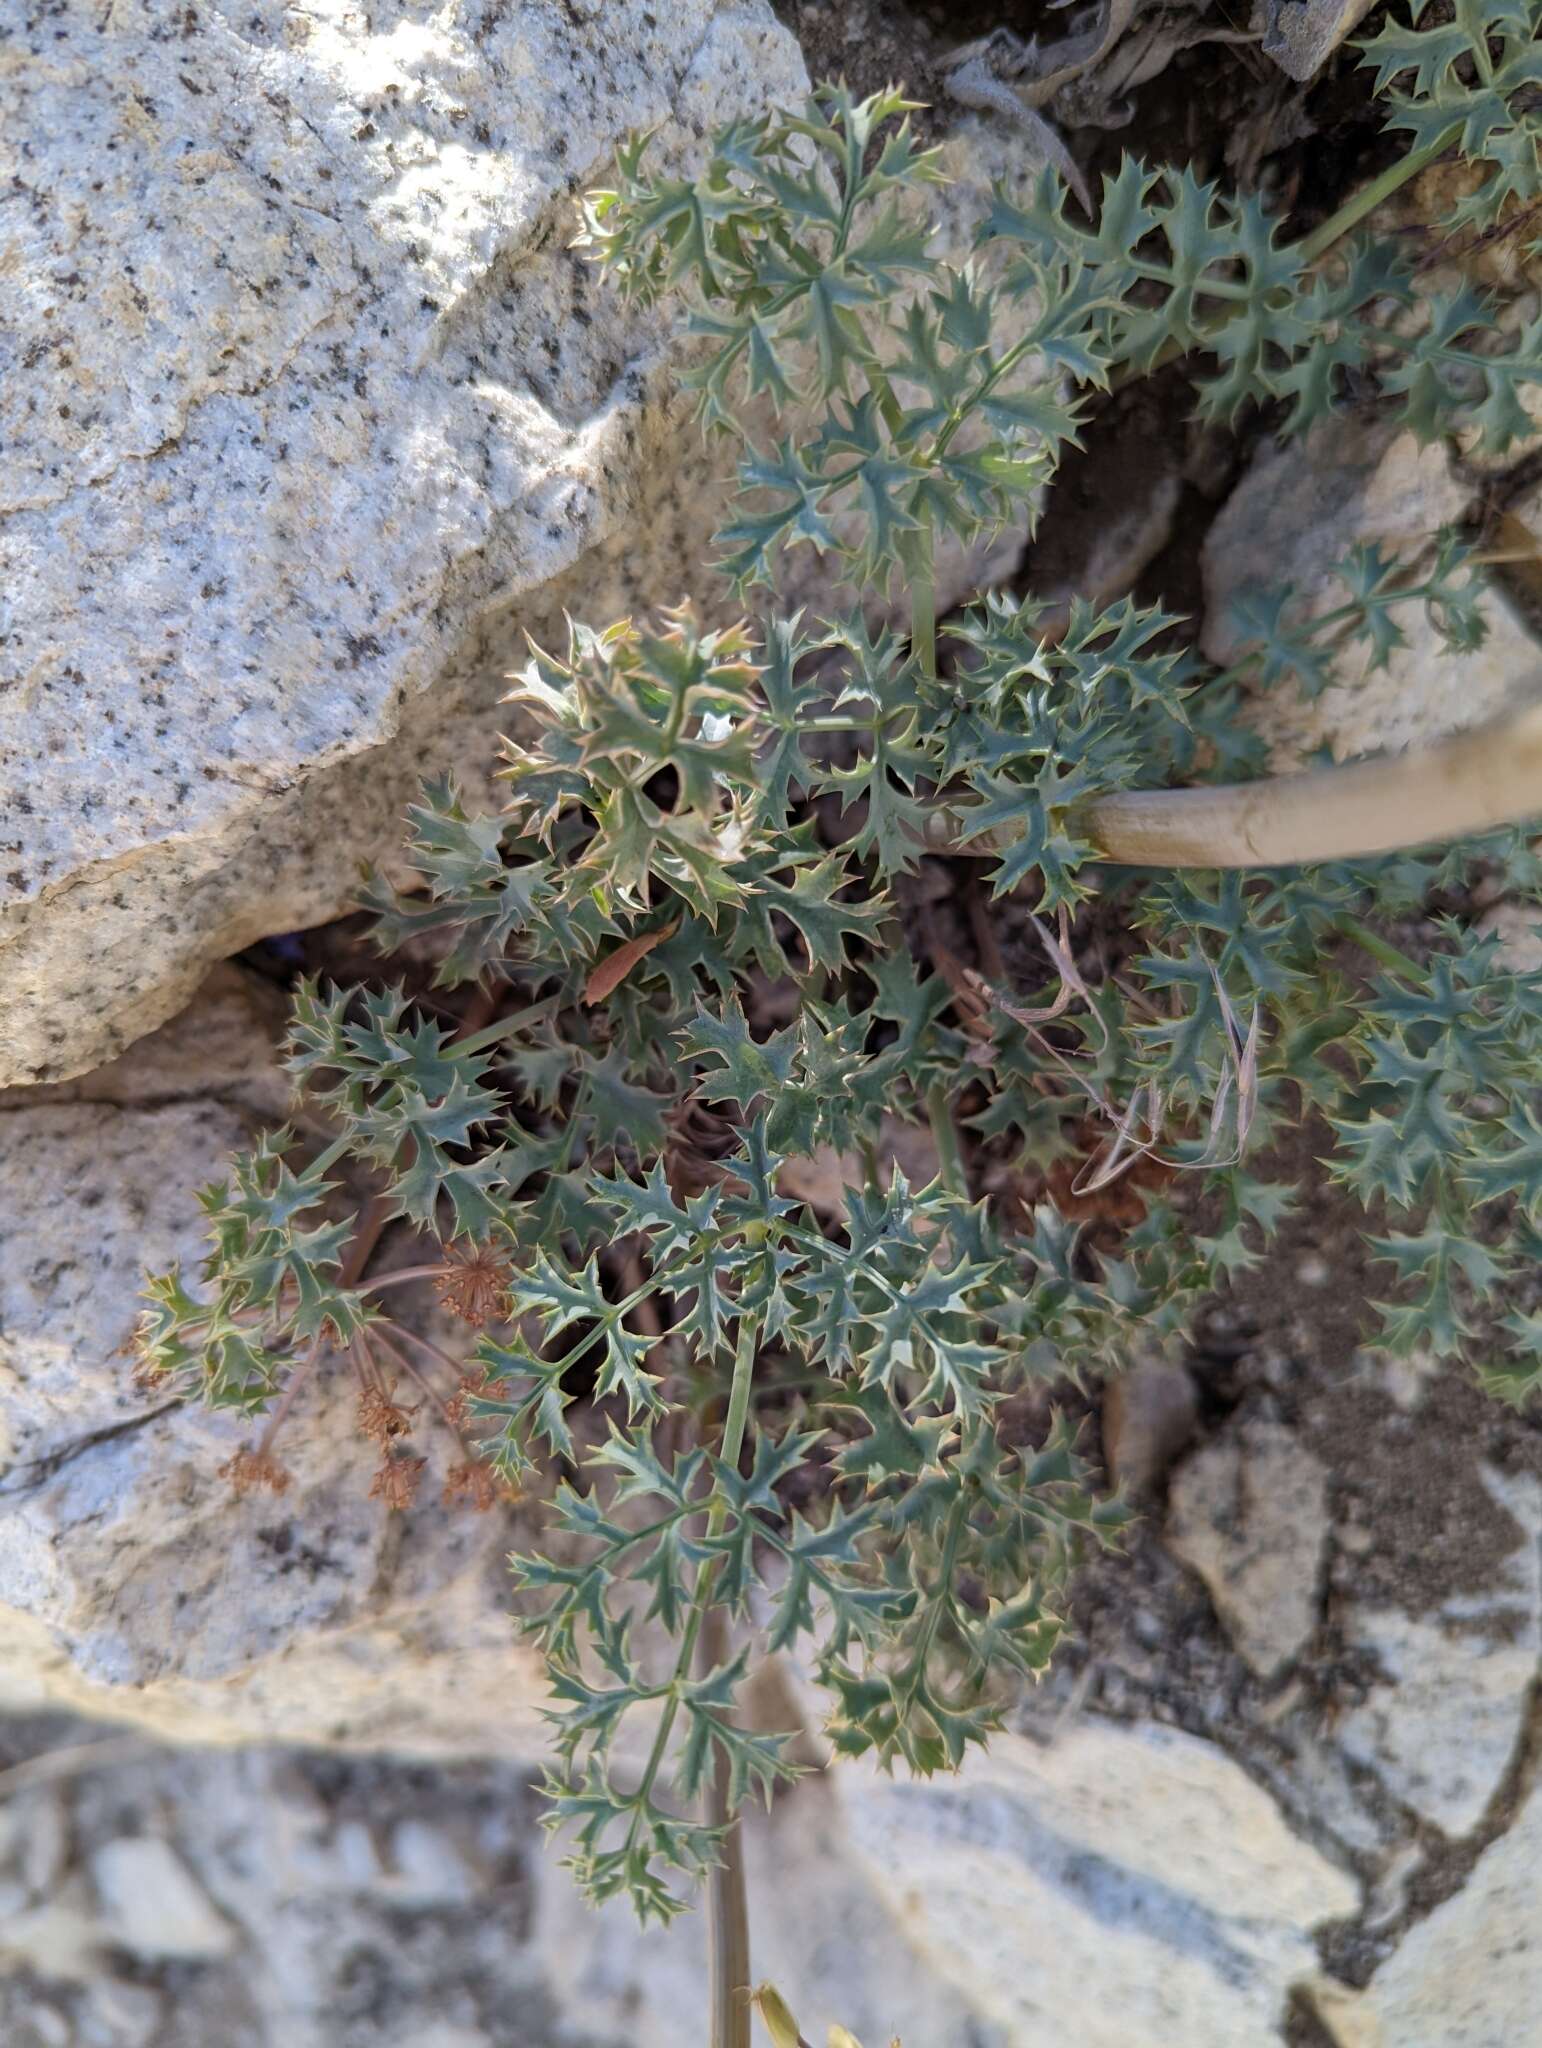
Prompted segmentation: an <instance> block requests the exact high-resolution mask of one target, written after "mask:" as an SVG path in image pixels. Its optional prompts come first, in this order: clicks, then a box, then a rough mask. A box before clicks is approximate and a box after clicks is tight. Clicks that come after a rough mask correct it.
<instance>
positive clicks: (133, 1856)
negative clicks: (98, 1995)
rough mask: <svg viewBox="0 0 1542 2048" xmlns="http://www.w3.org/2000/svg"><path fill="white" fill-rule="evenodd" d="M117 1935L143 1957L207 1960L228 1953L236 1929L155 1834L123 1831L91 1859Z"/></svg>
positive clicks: (106, 1914) (105, 1912)
mask: <svg viewBox="0 0 1542 2048" xmlns="http://www.w3.org/2000/svg"><path fill="white" fill-rule="evenodd" d="M91 1875H92V1878H93V1879H94V1881H95V1884H96V1889H97V1894H98V1896H99V1898H100V1899H101V1902H102V1912H103V1920H104V1923H105V1924H106V1925H107V1927H108V1928H109V1930H110V1932H111V1935H112V1938H113V1939H114V1940H116V1941H118V1942H121V1943H122V1945H123V1947H125V1948H127V1949H131V1950H132V1951H133V1952H134V1953H135V1954H136V1955H141V1956H167V1957H176V1958H179V1959H181V1960H184V1961H202V1960H207V1959H208V1958H210V1957H213V1956H223V1955H228V1954H229V1952H230V1951H231V1949H232V1948H234V1947H235V1945H236V1939H237V1937H236V1931H235V1929H234V1928H233V1927H232V1926H231V1924H230V1922H229V1921H228V1920H226V1919H225V1917H224V1916H223V1914H221V1913H220V1912H218V1911H217V1910H216V1908H215V1907H214V1905H213V1903H212V1902H211V1900H210V1899H209V1897H208V1895H207V1893H205V1892H204V1890H203V1888H202V1887H201V1886H200V1885H199V1883H198V1881H197V1879H196V1878H194V1876H193V1875H192V1873H191V1871H189V1869H188V1867H187V1865H186V1864H185V1863H184V1862H183V1861H182V1859H181V1858H180V1857H179V1856H178V1855H177V1853H176V1851H175V1850H174V1849H173V1848H172V1847H171V1845H170V1844H169V1843H167V1842H162V1841H158V1840H157V1839H156V1838H155V1837H154V1836H153V1835H121V1836H119V1837H118V1839H117V1840H116V1841H113V1842H105V1843H104V1844H103V1845H102V1846H101V1848H99V1849H98V1850H97V1851H96V1852H95V1854H94V1855H93V1856H92V1858H91Z"/></svg>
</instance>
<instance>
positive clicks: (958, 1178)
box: [926, 1081, 969, 1201]
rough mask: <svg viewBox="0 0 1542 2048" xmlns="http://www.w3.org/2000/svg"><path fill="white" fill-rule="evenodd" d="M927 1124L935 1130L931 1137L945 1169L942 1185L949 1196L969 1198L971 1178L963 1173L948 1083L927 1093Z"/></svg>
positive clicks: (941, 1083)
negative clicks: (949, 1101) (934, 1141)
mask: <svg viewBox="0 0 1542 2048" xmlns="http://www.w3.org/2000/svg"><path fill="white" fill-rule="evenodd" d="M926 1115H927V1121H928V1122H929V1123H930V1124H931V1127H932V1137H933V1138H934V1139H935V1140H936V1144H937V1158H938V1161H939V1163H940V1165H941V1167H942V1184H943V1186H944V1187H945V1188H946V1189H947V1190H948V1193H949V1194H950V1195H961V1196H962V1197H963V1198H964V1200H965V1201H967V1200H968V1199H969V1176H968V1174H967V1173H966V1172H965V1171H964V1155H963V1153H962V1152H961V1151H960V1150H959V1143H958V1126H957V1124H955V1123H954V1121H953V1111H952V1109H951V1108H950V1106H949V1103H948V1090H947V1085H946V1083H945V1082H942V1081H934V1082H933V1083H932V1085H931V1087H930V1088H928V1089H927V1091H926Z"/></svg>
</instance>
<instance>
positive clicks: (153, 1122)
mask: <svg viewBox="0 0 1542 2048" xmlns="http://www.w3.org/2000/svg"><path fill="white" fill-rule="evenodd" d="M272 1023H273V1013H272V1005H271V1003H270V1002H269V1001H268V1000H267V992H266V991H265V990H263V989H261V988H260V987H258V988H254V987H252V986H251V984H250V981H249V979H248V978H246V977H241V976H239V975H238V974H237V973H236V972H235V971H234V970H223V971H222V972H221V974H220V975H219V976H218V977H217V978H216V981H215V983H214V986H213V987H212V989H211V990H210V992H209V994H208V996H207V997H206V998H205V999H203V1000H201V1001H200V1002H199V1003H197V1004H195V1005H194V1007H193V1008H192V1009H191V1010H190V1011H189V1012H188V1013H187V1014H186V1016H185V1017H183V1018H180V1019H178V1020H177V1022H176V1023H175V1024H173V1025H170V1026H168V1027H166V1028H165V1029H164V1030H163V1031H162V1032H159V1033H156V1034H155V1035H154V1036H152V1037H151V1038H149V1039H146V1040H144V1041H143V1042H142V1043H141V1044H140V1045H138V1046H136V1047H135V1048H133V1050H132V1051H131V1052H130V1053H129V1054H127V1055H126V1056H125V1057H124V1058H123V1059H122V1060H120V1061H119V1062H118V1063H117V1064H116V1066H115V1067H113V1068H110V1069H108V1070H106V1071H105V1072H103V1073H102V1074H100V1075H93V1076H92V1077H91V1078H90V1079H89V1080H87V1081H82V1082H76V1083H69V1084H64V1085H62V1086H59V1087H56V1088H46V1089H41V1090H37V1091H25V1092H23V1091H15V1092H13V1093H12V1094H11V1095H10V1096H9V1097H7V1098H4V1099H0V1131H3V1143H0V1218H3V1219H4V1221H3V1242H4V1246H5V1251H4V1256H3V1258H0V1666H3V1667H4V1671H5V1677H4V1680H3V1682H0V1700H5V1699H9V1700H10V1701H11V1702H12V1703H13V1704H14V1703H17V1702H18V1700H26V1699H29V1698H30V1699H31V1700H32V1701H34V1702H38V1701H41V1700H44V1699H47V1700H51V1701H54V1702H60V1703H67V1704H70V1705H73V1706H77V1707H80V1708H83V1709H85V1710H87V1711H95V1712H97V1713H100V1714H106V1715H116V1716H120V1717H122V1718H124V1719H128V1720H132V1721H136V1722H138V1723H140V1724H141V1725H144V1726H147V1727H150V1728H153V1729H158V1730H161V1731H163V1732H166V1733H168V1734H174V1735H176V1736H177V1737H178V1738H179V1739H193V1740H204V1741H236V1740H241V1739H250V1738H252V1737H254V1736H265V1735H266V1736H288V1737H293V1738H296V1739H304V1740H316V1739H317V1738H320V1739H323V1740H334V1741H341V1742H362V1743H369V1744H372V1745H376V1746H385V1745H391V1744H394V1745H396V1746H399V1747H409V1748H421V1749H433V1748H449V1749H452V1750H455V1751H457V1752H467V1751H469V1752H473V1753H475V1752H477V1751H479V1750H487V1749H497V1750H501V1749H502V1748H503V1747H504V1745H505V1744H506V1743H508V1742H509V1741H511V1740H517V1739H519V1738H520V1737H521V1736H523V1737H524V1738H525V1739H526V1740H528V1742H529V1743H530V1744H531V1745H532V1746H534V1745H536V1744H538V1741H539V1736H538V1733H537V1726H538V1724H537V1713H536V1709H537V1705H538V1701H539V1698H540V1697H541V1696H542V1690H543V1689H542V1685H541V1682H540V1680H539V1678H538V1676H537V1674H536V1671H535V1669H534V1666H533V1664H532V1662H531V1661H530V1659H529V1657H528V1656H527V1654H526V1653H525V1652H523V1651H521V1650H519V1649H518V1648H517V1647H516V1645H515V1642H514V1638H513V1632H512V1629H511V1627H510V1623H509V1596H508V1586H507V1575H506V1572H505V1569H504V1564H503V1560H504V1557H505V1554H506V1553H507V1551H508V1550H509V1549H510V1548H511V1547H512V1546H513V1542H514V1540H515V1538H514V1533H513V1528H512V1525H511V1521H510V1517H509V1514H508V1513H507V1512H506V1511H504V1512H495V1513H493V1514H489V1515H486V1516H479V1515H475V1514H472V1513H470V1512H469V1511H464V1510H462V1511H456V1512H445V1511H443V1510H441V1509H440V1508H439V1507H438V1506H437V1489H436V1488H427V1487H426V1488H425V1496H424V1499H425V1504H424V1505H423V1506H422V1507H421V1508H419V1509H417V1510H415V1511H414V1512H412V1513H410V1514H408V1515H405V1516H402V1515H391V1514H388V1513H387V1512H386V1511H385V1510H384V1509H383V1508H382V1506H381V1504H380V1503H379V1502H378V1501H374V1500H370V1499H369V1498H368V1497H367V1496H368V1489H369V1482H370V1468H371V1464H372V1463H373V1460H374V1453H373V1452H372V1450H371V1448H370V1446H369V1445H367V1444H366V1443H365V1442H364V1441H363V1440H362V1438H360V1437H359V1436H358V1434H357V1433H356V1431H355V1428H354V1423H353V1389H352V1385H351V1383H350V1382H348V1381H347V1379H346V1376H345V1375H343V1374H342V1373H341V1372H339V1373H337V1374H335V1375H334V1376H333V1377H332V1378H331V1379H330V1380H328V1379H325V1378H324V1379H323V1380H322V1381H321V1382H319V1383H318V1384H317V1385H316V1386H315V1387H314V1388H312V1389H311V1390H310V1392H309V1393H308V1394H307V1396H306V1397H305V1398H304V1399H303V1400H302V1401H301V1403H300V1404H299V1405H298V1407H297V1409H296V1411H295V1413H294V1415H293V1416H292V1417H291V1419H290V1421H289V1423H288V1424H287V1425H286V1427H285V1432H284V1436H283V1439H282V1444H281V1456H282V1459H283V1462H284V1464H285V1466H286V1467H287V1469H288V1470H289V1471H290V1473H291V1475H292V1483H291V1485H290V1488H289V1491H288V1492H287V1493H285V1494H284V1495H282V1496H281V1497H280V1498H277V1499H275V1498H274V1497H272V1496H271V1495H267V1494H262V1495H257V1496H252V1497H250V1498H248V1499H246V1500H238V1499H236V1498H235V1496H234V1495H233V1494H232V1493H231V1490H230V1487H229V1484H228V1482H227V1481H226V1480H224V1479H222V1478H221V1477H220V1476H219V1467H220V1466H221V1465H222V1464H223V1463H224V1461H225V1460H226V1459H227V1458H228V1457H229V1456H230V1455H231V1453H232V1452H233V1451H234V1450H235V1449H237V1448H238V1447H239V1446H240V1445H241V1444H243V1443H247V1442H249V1441H250V1439H251V1432H250V1430H249V1428H248V1427H247V1425H245V1424H243V1423H241V1422H239V1421H238V1420H237V1419H236V1418H234V1417H232V1416H230V1415H228V1414H220V1415H216V1414H211V1413H208V1412H206V1411H204V1410H202V1409H197V1408H176V1407H170V1408H168V1407H167V1406H166V1405H165V1404H164V1403H157V1402H156V1401H155V1400H154V1398H153V1397H151V1398H147V1397H146V1396H144V1395H142V1394H139V1393H137V1392H135V1391H134V1390H133V1388H132V1386H131V1383H130V1364H129V1361H128V1360H127V1359H126V1358H125V1357H124V1355H123V1347H124V1345H125V1342H126V1340H127V1339H128V1337H129V1334H130V1331H131V1329H132V1326H133V1321H134V1317H135V1313H136V1307H137V1303H136V1296H137V1292H138V1288H139V1285H140V1276H141V1272H142V1269H143V1267H144V1266H145V1265H146V1264H149V1265H151V1266H155V1267H159V1266H164V1265H166V1264H168V1263H170V1262H171V1261H172V1260H173V1259H176V1258H181V1259H182V1260H183V1261H184V1263H185V1264H189V1265H190V1264H192V1263H193V1262H194V1261H195V1260H196V1259H197V1257H198V1256H199V1255H200V1251H201V1242H200V1240H201V1236H202V1230H201V1224H202V1218H201V1215H200V1212H199V1210H198V1206H197V1200H196V1190H197V1189H198V1188H199V1187H200V1186H201V1185H204V1184H206V1183H207V1182H208V1181H210V1180H212V1179H215V1178H217V1177H219V1175H220V1174H221V1173H222V1172H223V1169H224V1165H225V1161H226V1158H227V1156H228V1153H229V1151H230V1149H231V1147H232V1146H233V1145H236V1144H239V1143H242V1142H244V1141H246V1140H247V1139H248V1138H249V1136H250V1134H251V1131H252V1128H253V1125H254V1123H255V1122H256V1121H257V1120H259V1119H261V1120H263V1121H266V1122H272V1121H274V1120H275V1118H276V1115H277V1113H278V1112H279V1111H280V1110H281V1108H282V1107H283V1105H284V1102H285V1098H286V1088H285V1084H284V1077H283V1076H282V1074H281V1073H280V1072H279V1070H278V1069H277V1067H276V1065H275V1063H274V1059H273V1036H272ZM199 1046H204V1047H206V1048H207V1060H206V1061H201V1060H200V1058H199V1057H198V1055H197V1052H196V1048H198V1047H199ZM440 1335H441V1336H448V1335H449V1333H448V1332H446V1331H441V1332H440ZM428 1448H429V1446H428V1445H427V1444H425V1449H428ZM446 1448H447V1447H446V1446H445V1445H443V1444H440V1445H438V1446H436V1447H435V1454H436V1455H437V1454H438V1453H439V1452H442V1451H444V1450H445V1449H446ZM450 1455H451V1456H453V1451H451V1452H450Z"/></svg>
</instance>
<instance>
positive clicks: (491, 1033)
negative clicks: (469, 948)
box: [455, 996, 562, 1053]
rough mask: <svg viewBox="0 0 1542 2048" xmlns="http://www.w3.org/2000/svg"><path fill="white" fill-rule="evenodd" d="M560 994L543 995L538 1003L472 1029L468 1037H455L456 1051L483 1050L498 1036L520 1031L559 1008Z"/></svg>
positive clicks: (496, 1041)
mask: <svg viewBox="0 0 1542 2048" xmlns="http://www.w3.org/2000/svg"><path fill="white" fill-rule="evenodd" d="M561 1006H562V998H561V997H560V996H543V997H542V999H541V1001H540V1002H538V1003H531V1004H529V1005H528V1006H527V1007H526V1008H525V1009H523V1010H515V1011H514V1012H512V1014H511V1015H509V1016H507V1017H500V1018H498V1020H497V1022H496V1023H493V1024H489V1025H487V1026H486V1027H485V1028H484V1029H483V1030H481V1031H473V1032H472V1034H471V1036H470V1037H469V1038H461V1039H457V1040H456V1042H455V1050H456V1052H457V1053H477V1052H485V1051H486V1049H487V1047H488V1046H490V1045H496V1044H497V1043H498V1041H499V1039H500V1038H508V1037H509V1036H510V1035H511V1034H512V1033H513V1032H516V1031H522V1030H523V1029H524V1027H525V1026H526V1025H527V1024H534V1023H535V1022H536V1021H537V1019H538V1018H541V1017H549V1016H550V1015H551V1013H552V1011H553V1010H556V1009H560V1008H561Z"/></svg>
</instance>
